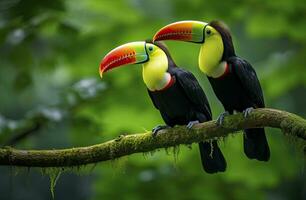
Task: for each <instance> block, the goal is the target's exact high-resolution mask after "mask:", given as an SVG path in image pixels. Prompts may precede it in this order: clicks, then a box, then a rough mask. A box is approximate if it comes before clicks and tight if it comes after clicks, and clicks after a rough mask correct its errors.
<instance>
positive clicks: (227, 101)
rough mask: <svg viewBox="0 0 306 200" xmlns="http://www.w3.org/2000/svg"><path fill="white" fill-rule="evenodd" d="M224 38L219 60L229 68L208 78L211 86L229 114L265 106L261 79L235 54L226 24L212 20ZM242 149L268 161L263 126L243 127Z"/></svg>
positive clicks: (249, 154) (253, 156)
mask: <svg viewBox="0 0 306 200" xmlns="http://www.w3.org/2000/svg"><path fill="white" fill-rule="evenodd" d="M210 25H211V26H212V27H214V28H215V29H216V30H217V31H218V32H219V33H220V34H221V37H222V40H223V45H224V53H223V56H222V61H225V62H227V64H228V70H227V72H226V74H224V75H223V76H222V77H220V78H212V77H208V79H209V81H210V83H211V85H212V88H213V90H214V92H215V94H216V96H217V97H218V99H219V100H220V101H221V103H222V104H223V106H224V109H225V110H226V111H228V112H229V113H231V114H232V113H233V112H234V111H238V112H242V111H244V110H245V109H247V108H250V107H252V108H263V107H265V103H264V97H263V92H262V89H261V86H260V82H259V80H258V78H257V75H256V72H255V70H254V69H253V67H252V66H251V65H250V64H249V63H248V62H247V61H246V60H243V59H241V58H239V57H237V56H236V55H235V51H234V46H233V43H232V38H231V36H230V33H229V31H228V30H227V28H226V27H224V26H223V25H222V24H220V23H218V22H215V21H214V22H211V23H210ZM244 132H245V135H244V152H245V154H246V155H247V156H248V157H249V158H251V159H257V160H260V161H268V160H269V157H270V150H269V146H268V142H267V139H266V136H265V130H264V129H263V128H257V129H246V130H244Z"/></svg>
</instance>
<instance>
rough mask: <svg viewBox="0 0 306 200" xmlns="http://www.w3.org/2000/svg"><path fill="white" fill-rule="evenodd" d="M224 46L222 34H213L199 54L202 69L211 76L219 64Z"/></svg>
mask: <svg viewBox="0 0 306 200" xmlns="http://www.w3.org/2000/svg"><path fill="white" fill-rule="evenodd" d="M223 51H224V47H223V41H222V38H221V36H220V35H213V36H211V37H210V38H208V39H207V40H205V42H204V43H203V45H202V46H201V50H200V54H199V67H200V70H201V71H202V72H203V73H205V74H207V75H208V76H210V75H211V74H213V72H214V71H215V69H216V68H217V67H218V66H219V64H220V61H221V59H222V55H223Z"/></svg>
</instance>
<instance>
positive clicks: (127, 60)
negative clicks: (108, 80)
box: [99, 42, 149, 78]
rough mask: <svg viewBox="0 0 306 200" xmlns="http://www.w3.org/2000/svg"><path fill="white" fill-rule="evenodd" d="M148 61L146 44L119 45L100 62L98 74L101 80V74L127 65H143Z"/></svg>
mask: <svg viewBox="0 0 306 200" xmlns="http://www.w3.org/2000/svg"><path fill="white" fill-rule="evenodd" d="M148 60H149V55H148V53H147V51H146V42H131V43H127V44H124V45H121V46H119V47H117V48H115V49H113V50H112V51H110V52H109V53H108V54H107V55H106V56H105V57H104V58H103V60H102V61H101V64H100V68H99V73H100V76H101V78H102V77H103V73H104V72H106V71H108V70H110V69H113V68H115V67H120V66H123V65H128V64H138V63H144V62H146V61H148Z"/></svg>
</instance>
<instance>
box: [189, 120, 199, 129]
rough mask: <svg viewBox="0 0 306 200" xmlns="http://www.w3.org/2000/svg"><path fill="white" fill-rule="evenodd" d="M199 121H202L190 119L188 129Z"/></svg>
mask: <svg viewBox="0 0 306 200" xmlns="http://www.w3.org/2000/svg"><path fill="white" fill-rule="evenodd" d="M198 123H200V122H199V121H198V120H195V121H190V122H189V123H188V124H187V126H186V127H187V129H191V128H192V127H193V126H194V125H195V124H198Z"/></svg>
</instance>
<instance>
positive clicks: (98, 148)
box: [0, 109, 306, 167]
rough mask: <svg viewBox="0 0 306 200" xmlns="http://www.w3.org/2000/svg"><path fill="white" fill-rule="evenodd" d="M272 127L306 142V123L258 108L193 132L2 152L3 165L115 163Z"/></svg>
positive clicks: (0, 162) (176, 131) (172, 131)
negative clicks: (220, 124)
mask: <svg viewBox="0 0 306 200" xmlns="http://www.w3.org/2000/svg"><path fill="white" fill-rule="evenodd" d="M259 127H273V128H279V129H281V130H282V132H283V133H286V134H289V135H291V136H295V137H298V138H302V139H304V140H306V120H305V119H303V118H301V117H299V116H297V115H294V114H292V113H288V112H285V111H280V110H275V109H255V110H254V111H253V112H252V113H251V114H250V116H249V117H248V118H247V119H245V118H244V117H243V115H242V114H241V113H240V114H235V115H231V116H227V117H225V120H224V124H223V126H222V127H220V126H217V125H216V123H215V121H209V122H205V123H201V124H197V125H195V126H194V128H192V129H191V130H187V129H186V128H185V127H184V126H177V127H175V128H171V129H166V130H162V131H160V132H159V134H158V135H157V136H156V137H155V138H153V137H152V135H151V133H142V134H134V135H126V136H120V137H118V138H117V139H114V140H110V141H108V142H104V143H101V144H97V145H93V146H88V147H79V148H71V149H61V150H17V149H13V148H10V147H7V148H2V149H0V165H13V166H27V167H69V166H77V165H85V164H90V163H97V162H100V161H107V160H112V159H115V158H120V157H122V156H126V155H130V154H133V153H140V152H148V151H153V150H155V149H158V148H167V147H171V146H177V145H180V144H191V143H195V142H200V141H203V140H210V139H219V138H221V137H225V136H227V135H229V134H230V133H233V132H236V131H238V130H242V129H246V128H259Z"/></svg>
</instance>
